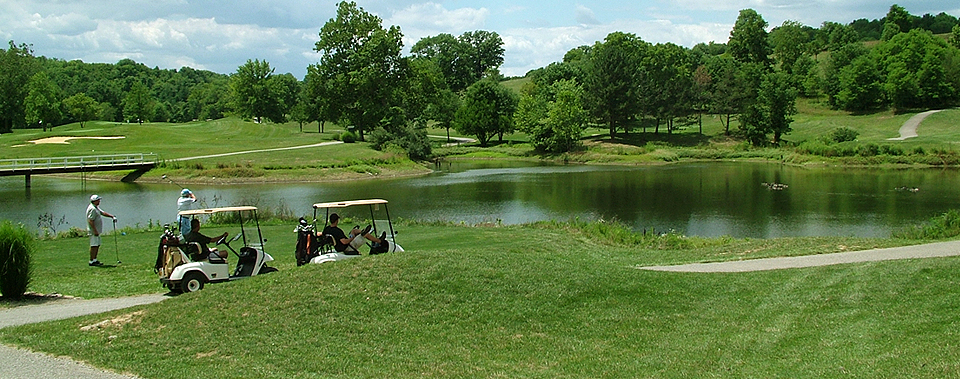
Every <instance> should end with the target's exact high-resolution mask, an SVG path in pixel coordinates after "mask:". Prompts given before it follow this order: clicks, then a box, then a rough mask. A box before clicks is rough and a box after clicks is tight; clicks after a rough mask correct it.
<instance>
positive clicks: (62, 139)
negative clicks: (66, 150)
mask: <svg viewBox="0 0 960 379" xmlns="http://www.w3.org/2000/svg"><path fill="white" fill-rule="evenodd" d="M124 138H125V137H123V136H119V137H47V138H41V139H38V140H33V141H28V142H32V143H34V144H38V145H39V144H41V143H59V144H62V145H69V144H70V142H69V141H70V140H72V139H124Z"/></svg>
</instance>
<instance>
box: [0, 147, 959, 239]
mask: <svg viewBox="0 0 960 379" xmlns="http://www.w3.org/2000/svg"><path fill="white" fill-rule="evenodd" d="M958 179H960V177H958V172H957V171H956V170H942V169H909V170H906V169H905V170H892V169H889V170H888V169H862V168H819V167H818V168H801V167H792V166H785V165H779V164H771V163H739V162H738V163H714V162H710V163H685V164H671V165H659V166H639V167H623V166H583V165H549V164H535V163H516V162H498V161H493V162H470V163H444V164H443V165H442V166H440V167H438V171H437V172H436V173H434V174H431V175H427V176H422V177H415V178H401V179H387V180H369V181H354V182H338V183H293V184H246V185H196V186H195V185H190V186H189V187H190V189H191V190H193V191H194V192H195V193H197V195H198V197H199V198H200V199H201V201H202V202H203V203H205V204H206V205H207V206H227V205H240V204H245V205H256V206H259V207H261V208H268V209H272V210H280V209H286V210H290V211H292V212H293V213H294V214H296V215H310V216H312V208H311V205H312V204H314V203H318V202H327V201H337V200H352V199H362V198H383V199H387V200H389V201H390V213H391V215H392V216H393V217H394V218H396V217H400V218H405V219H417V220H445V221H452V222H464V223H468V224H476V223H503V224H517V223H526V222H533V221H538V220H550V219H553V220H560V221H567V220H573V219H580V220H597V219H604V220H618V221H620V222H623V223H625V224H627V225H630V226H631V227H633V228H634V229H636V230H655V231H668V230H672V231H677V232H680V233H683V234H686V235H696V236H705V237H716V236H723V235H728V236H733V237H753V238H773V237H788V236H860V237H887V236H889V235H890V232H891V231H892V230H895V229H898V228H900V227H902V226H905V225H910V224H915V223H919V222H922V221H925V220H928V219H929V218H930V217H933V216H936V215H939V214H942V213H943V212H946V211H947V210H950V209H957V208H960V185H958ZM781 184H782V185H783V186H777V185H781ZM179 191H180V187H178V186H176V185H174V184H170V183H165V184H136V183H132V184H131V183H118V182H99V181H89V180H88V181H86V182H85V183H82V182H81V181H79V180H73V179H61V178H50V177H34V178H33V187H32V188H31V189H29V190H26V189H24V184H23V178H22V177H7V178H0V199H2V200H0V218H4V219H11V220H16V221H19V222H23V223H24V224H25V225H27V226H29V227H31V228H34V227H36V226H37V222H38V218H39V217H40V216H41V215H48V216H52V217H53V219H54V224H58V223H59V221H60V220H61V219H62V220H63V224H60V225H58V226H57V229H58V230H65V229H67V228H68V227H69V226H76V227H80V228H85V224H84V220H83V211H84V209H85V207H86V205H87V202H88V199H89V196H90V194H92V193H97V194H100V195H101V196H103V197H104V200H103V204H101V206H102V208H103V209H104V210H106V211H108V212H111V213H114V214H116V215H118V217H119V220H120V222H119V226H120V227H123V226H126V225H137V224H139V225H146V224H148V223H151V222H152V223H155V224H156V223H158V222H170V221H171V220H173V219H174V216H175V214H176V205H175V204H176V198H177V196H178V195H179ZM358 216H362V214H358ZM321 222H322V221H321Z"/></svg>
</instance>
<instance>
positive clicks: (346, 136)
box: [340, 132, 357, 143]
mask: <svg viewBox="0 0 960 379" xmlns="http://www.w3.org/2000/svg"><path fill="white" fill-rule="evenodd" d="M340 140H341V141H343V143H354V142H357V136H356V135H355V134H353V133H352V132H343V133H341V134H340Z"/></svg>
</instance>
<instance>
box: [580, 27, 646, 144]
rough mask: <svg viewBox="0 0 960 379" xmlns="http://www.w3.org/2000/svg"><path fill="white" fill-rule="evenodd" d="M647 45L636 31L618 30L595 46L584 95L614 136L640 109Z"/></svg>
mask: <svg viewBox="0 0 960 379" xmlns="http://www.w3.org/2000/svg"><path fill="white" fill-rule="evenodd" d="M647 48H648V44H647V43H646V42H643V41H642V40H641V39H640V38H637V36H635V35H633V34H628V33H622V32H614V33H610V34H609V35H607V37H606V38H605V39H604V42H603V43H597V44H596V45H595V46H594V48H593V49H592V52H591V54H590V61H589V63H588V65H587V68H586V74H585V78H584V83H583V88H584V92H585V95H584V96H585V100H586V103H587V108H588V109H589V110H590V112H591V114H592V115H593V117H595V118H597V119H599V120H600V122H602V123H604V124H606V125H607V128H608V130H609V131H610V138H614V137H616V135H617V130H626V129H625V128H627V127H629V123H630V122H631V121H632V120H633V119H634V117H636V115H637V114H638V113H639V112H640V93H639V89H640V72H639V67H640V66H641V62H642V59H643V56H644V54H645V50H646V49H647Z"/></svg>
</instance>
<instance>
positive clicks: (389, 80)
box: [0, 1, 960, 159]
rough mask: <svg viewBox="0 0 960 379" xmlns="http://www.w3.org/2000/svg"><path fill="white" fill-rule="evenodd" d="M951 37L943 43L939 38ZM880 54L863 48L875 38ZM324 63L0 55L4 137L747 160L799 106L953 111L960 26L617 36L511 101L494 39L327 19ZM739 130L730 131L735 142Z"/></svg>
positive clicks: (745, 13)
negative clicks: (224, 140)
mask: <svg viewBox="0 0 960 379" xmlns="http://www.w3.org/2000/svg"><path fill="white" fill-rule="evenodd" d="M944 30H950V33H949V34H948V35H947V36H946V38H943V35H942V34H941V35H940V36H938V35H934V34H933V32H943V31H944ZM878 31H879V37H878V38H877V39H878V41H876V42H872V41H871V42H867V43H864V41H865V40H868V41H870V40H871V39H873V38H874V36H875V35H877V32H878ZM318 37H319V38H318V41H317V42H316V44H315V47H314V49H315V50H316V51H317V52H318V53H319V54H320V59H319V61H318V62H317V63H316V64H313V65H310V66H309V67H307V74H306V75H305V77H304V79H303V80H302V81H300V80H298V79H297V78H295V77H294V76H293V75H291V74H276V73H275V72H274V71H275V70H274V69H273V68H271V67H270V64H269V63H268V62H266V61H261V60H257V59H254V60H248V61H247V62H246V63H245V64H243V65H241V66H239V67H238V69H237V71H236V72H235V73H232V74H230V75H223V74H217V73H213V72H209V71H203V70H194V69H191V68H189V67H184V68H181V69H179V70H165V69H158V68H152V69H151V68H148V67H146V66H145V65H143V64H140V63H136V62H134V61H132V60H128V59H125V60H121V61H120V62H118V63H116V64H99V63H94V64H88V63H83V62H80V61H62V60H57V59H50V58H45V57H34V56H33V52H32V51H31V47H30V46H29V45H26V44H21V45H16V44H15V43H14V42H13V41H10V42H9V48H8V49H6V50H3V49H0V133H2V132H9V131H10V130H12V128H23V127H37V128H44V129H47V128H49V127H53V126H56V125H61V124H64V123H69V122H79V123H80V124H81V127H82V126H83V123H84V122H86V121H90V120H108V121H118V122H120V121H126V122H144V121H153V122H186V121H191V120H204V119H216V118H221V117H224V116H226V115H231V114H232V115H237V116H240V117H243V118H248V119H253V120H255V121H257V122H264V121H268V122H277V123H280V122H287V121H295V122H297V123H299V125H300V127H301V130H302V128H303V125H304V124H306V123H311V122H317V123H318V129H319V130H320V131H321V132H322V131H323V128H324V125H325V123H326V122H328V121H329V122H335V123H337V124H339V125H345V126H347V127H348V128H349V129H350V131H351V133H356V136H357V137H358V138H359V139H361V140H369V141H370V142H371V143H372V144H373V146H374V147H375V148H378V149H381V148H384V147H386V146H389V145H396V146H399V147H400V148H402V149H404V150H405V151H407V152H408V154H409V155H410V156H411V157H412V158H415V159H422V158H426V157H428V156H430V154H431V151H430V143H429V142H428V140H427V137H426V127H427V125H436V126H439V127H442V128H445V129H447V130H448V133H449V130H450V129H451V128H453V129H455V130H457V131H459V132H460V133H463V134H465V135H471V136H475V137H477V139H478V140H479V142H480V144H481V145H487V144H488V143H489V142H490V141H491V140H492V139H494V138H498V139H501V140H502V138H503V136H504V135H505V134H509V133H513V132H515V131H521V132H524V133H527V134H528V135H529V136H530V138H531V141H532V142H533V144H534V146H535V147H536V148H537V149H538V150H540V151H543V152H563V151H569V150H573V149H576V148H578V143H579V138H580V135H581V133H582V131H583V130H584V128H585V127H586V126H587V125H598V126H602V127H605V128H606V129H607V130H608V132H609V135H610V137H611V138H616V137H618V135H619V134H620V133H627V132H631V131H634V130H637V129H642V130H647V129H652V130H653V132H654V133H659V132H660V131H661V129H662V130H664V131H665V132H666V133H671V132H673V131H674V130H676V129H677V128H679V127H685V126H691V125H697V124H701V125H702V121H701V120H702V116H703V115H704V114H714V115H718V116H720V117H719V118H720V119H721V122H723V124H724V126H725V130H726V132H727V133H728V134H738V135H740V136H742V137H743V138H745V139H747V140H749V141H750V142H751V143H753V144H756V145H762V144H768V143H774V144H777V143H780V142H781V140H782V136H783V135H784V134H786V133H789V131H790V123H791V121H792V118H791V116H792V115H794V114H795V113H796V107H795V101H796V98H797V97H800V96H803V97H811V98H818V97H819V98H823V99H824V101H826V102H827V103H828V104H829V105H830V106H832V107H834V108H836V109H843V110H850V111H858V112H864V111H874V110H882V109H888V108H893V109H895V110H898V111H903V110H909V109H918V108H939V107H946V106H951V105H955V104H956V103H957V101H958V99H960V50H958V48H960V25H958V20H957V19H956V18H955V17H952V16H950V15H947V14H945V13H940V14H938V15H936V16H930V15H924V16H922V17H917V16H913V15H910V14H909V13H908V12H906V10H905V9H904V8H902V7H900V6H898V5H893V6H891V7H890V10H889V12H888V13H887V15H886V16H885V17H884V18H882V19H880V20H873V21H867V20H863V19H861V20H856V21H854V22H852V23H850V24H847V25H844V24H839V23H831V22H825V23H823V24H822V25H821V26H820V28H812V27H809V26H805V25H802V24H800V23H798V22H795V21H785V22H784V23H783V24H782V25H780V26H777V27H774V28H772V29H770V30H769V31H768V24H767V22H766V21H764V20H763V17H762V16H761V15H759V14H758V13H757V12H756V11H754V10H752V9H745V10H742V11H741V12H740V14H739V16H738V18H737V20H736V23H735V25H734V27H733V29H732V30H731V32H730V38H729V40H728V41H727V42H726V43H715V42H710V43H701V44H698V45H696V46H694V47H693V48H685V47H681V46H678V45H675V44H672V43H661V44H651V43H648V42H645V41H643V40H642V39H641V38H640V37H638V36H636V35H633V34H630V33H623V32H614V33H610V34H609V35H608V36H607V37H606V38H604V40H603V41H598V42H596V43H594V44H593V45H587V46H580V47H577V48H574V49H572V50H570V51H568V52H567V53H566V54H565V55H564V57H563V60H562V61H560V62H556V63H552V64H550V65H548V66H546V67H543V68H540V69H536V70H532V71H531V72H529V73H527V75H526V76H527V77H528V78H530V81H529V83H528V84H527V85H525V87H524V88H522V89H521V91H520V93H519V94H518V93H515V92H514V91H511V90H509V89H507V88H506V87H504V86H503V85H502V84H501V81H502V80H503V79H504V78H503V76H502V75H501V74H500V72H499V67H500V65H502V64H503V53H504V50H503V42H502V39H501V38H500V36H499V35H498V34H497V33H496V32H491V31H483V30H478V31H471V32H466V33H463V34H461V35H460V36H453V35H450V34H440V35H437V36H430V37H425V38H423V39H421V40H420V41H418V42H417V43H416V44H414V45H413V46H412V47H411V50H410V51H411V53H410V55H408V56H404V55H402V54H401V50H402V47H403V44H402V32H401V31H400V28H399V27H397V26H389V27H385V26H384V25H382V20H381V19H380V18H379V17H377V16H375V15H373V14H370V13H368V12H366V11H364V10H363V8H361V7H359V6H357V4H356V3H355V2H346V1H344V2H341V3H339V4H338V5H337V14H336V17H334V18H331V19H330V20H328V21H327V22H326V23H325V24H324V25H323V27H322V28H321V29H320V32H319V36H318ZM733 122H736V123H737V124H738V125H737V126H738V127H737V128H731V124H732V123H733Z"/></svg>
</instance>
